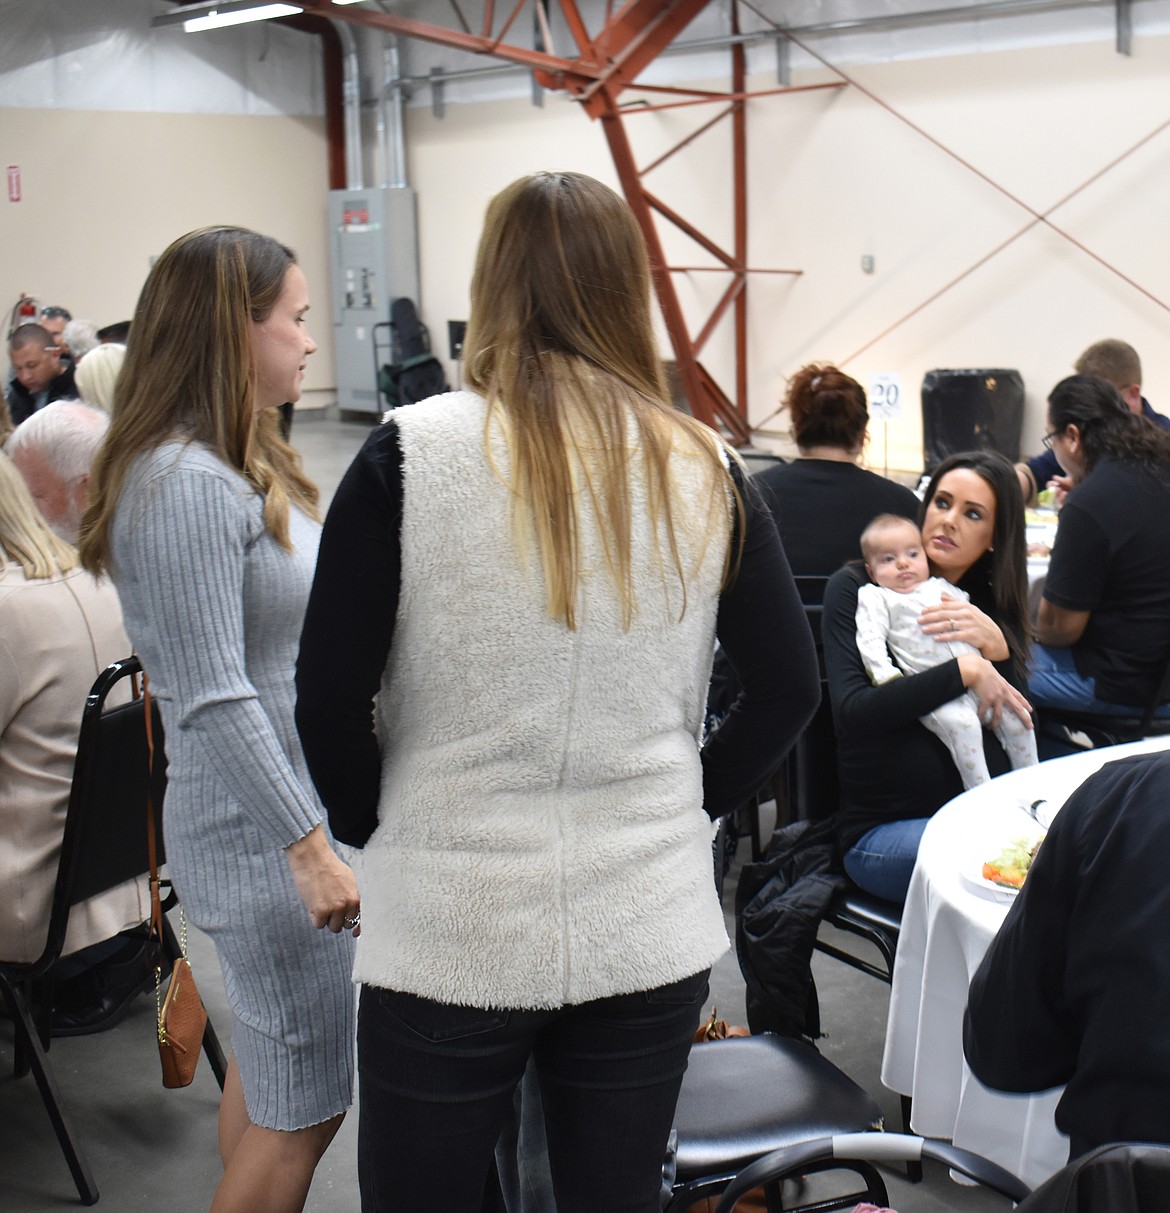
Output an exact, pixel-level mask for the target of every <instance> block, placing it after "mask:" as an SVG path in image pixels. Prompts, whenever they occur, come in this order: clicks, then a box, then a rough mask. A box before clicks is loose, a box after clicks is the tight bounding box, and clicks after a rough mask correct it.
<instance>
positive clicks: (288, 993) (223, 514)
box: [111, 442, 354, 1129]
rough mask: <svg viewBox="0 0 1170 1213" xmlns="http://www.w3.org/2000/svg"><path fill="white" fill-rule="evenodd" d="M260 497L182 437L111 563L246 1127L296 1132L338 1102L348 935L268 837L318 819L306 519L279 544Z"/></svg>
mask: <svg viewBox="0 0 1170 1213" xmlns="http://www.w3.org/2000/svg"><path fill="white" fill-rule="evenodd" d="M262 513H263V500H262V499H261V497H260V496H259V495H258V494H257V493H256V492H255V491H254V490H253V489H252V488H251V486H250V485H248V483H247V482H246V481H245V480H244V479H243V478H242V477H241V476H239V475H238V474H237V473H236V472H234V471H233V470H231V469H230V468H228V467H227V466H226V465H225V464H224V463H222V462H221V461H220V460H219V459H217V458H216V457H215V456H214V455H212V454H211V453H210V452H209V451H208V450H207V449H206V448H204V447H202V446H200V445H198V444H196V443H189V444H182V443H179V442H169V443H166V444H164V445H163V446H161V447H160V448H158V449H157V450H155V451H152V452H148V453H146V454H144V455H143V456H141V457H140V458H139V459H138V461H137V462H136V463H135V464H134V466H133V468H132V469H131V473H130V475H129V477H128V478H127V481H126V485H125V487H124V489H123V491H122V495H121V497H120V498H119V501H118V508H117V513H116V517H115V520H114V525H113V528H112V532H111V545H112V554H113V559H112V564H111V574H112V576H113V579H114V582H115V584H116V585H117V588H118V593H119V595H120V597H121V600H122V610H123V614H124V617H125V622H126V631H127V632H128V633H129V635H130V639H131V641H132V642H133V644H134V646H135V651H136V652H137V653H138V655H139V656H140V658H141V660H142V663H143V665H144V666H145V668H146V670H147V672H148V673H149V675H150V679H151V689H152V692H153V694H154V695H155V697H156V699H157V700H158V704H159V708H160V710H161V712H162V717H163V725H164V727H165V729H166V751H167V759H168V761H169V768H168V783H167V797H166V805H165V818H164V826H165V836H166V849H167V862H168V865H169V868H170V872H171V875H172V877H173V879H174V882H175V887H176V888H177V890H178V892H179V896H180V898H181V899H182V902H183V905H184V906H185V907H186V910H187V913H188V915H189V917H190V918H191V920H192V921H193V922H194V923H196V924H197V925H198V926H199V927H200V928H202V929H203V930H204V931H206V932H207V933H208V934H209V935H210V936H211V938H212V939H213V940H214V942H215V946H216V950H217V952H218V954H219V959H220V963H221V964H222V966H223V973H224V980H225V982H226V985H227V995H228V1000H229V1002H230V1004H231V1007H232V1010H233V1011H234V1013H235V1017H236V1021H235V1025H234V1027H233V1031H232V1045H233V1048H234V1050H235V1055H236V1061H237V1063H238V1065H239V1068H240V1076H241V1078H242V1080H243V1086H244V1096H245V1100H246V1102H247V1107H248V1115H249V1117H250V1118H251V1120H252V1122H253V1123H254V1124H258V1125H263V1126H265V1127H266V1128H272V1129H297V1128H303V1127H305V1126H306V1125H312V1124H317V1123H319V1122H321V1121H323V1120H327V1119H329V1118H330V1117H332V1116H335V1115H337V1114H338V1113H340V1112H342V1111H344V1110H345V1109H346V1108H348V1107H349V1106H350V1104H351V1102H352V1098H353V1047H354V1046H353V1040H354V993H353V986H352V984H351V978H350V973H351V968H352V961H353V940H352V938H351V937H350V935H349V933H348V932H344V933H342V934H341V935H333V934H331V933H330V932H329V931H319V930H317V929H315V928H314V927H313V925H312V924H311V923H310V921H309V915H308V911H307V910H306V908H305V906H304V903H303V902H302V901H301V899H300V897H299V896H298V894H297V891H296V888H295V886H294V885H293V880H292V875H291V873H290V871H289V866H288V861H287V859H286V857H285V855H284V848H285V847H287V846H288V845H289V844H290V843H292V842H295V841H296V840H297V839H298V838H300V837H302V836H303V835H304V834H306V833H307V832H308V831H309V830H310V829H312V828H313V826H315V825H317V824H322V828H327V826H325V825H324V824H323V821H322V817H323V815H322V812H321V806H320V803H319V801H318V800H317V798H316V795H315V793H314V792H313V790H312V788H313V785H312V783H311V781H310V779H309V774H308V771H307V770H306V768H305V762H304V758H303V756H302V753H301V747H300V743H299V741H298V740H297V734H296V729H295V727H294V725H293V703H294V698H295V696H294V688H293V672H294V668H295V665H296V656H297V646H298V643H299V639H300V631H301V623H302V617H303V615H304V610H305V602H306V600H307V597H308V593H309V587H310V584H311V582H312V576H313V567H314V563H315V560H316V554H317V544H318V539H319V535H320V528H319V527H318V525H317V524H316V523H314V522H312V521H311V520H309V519H308V518H306V517H305V516H304V515H303V514H301V513H300V512H299V511H297V510H296V509H293V510H291V516H290V520H289V521H290V532H291V537H292V541H293V544H294V546H295V551H294V552H293V553H292V554H290V553H288V552H286V551H285V550H284V549H283V548H281V547H280V545H279V544H278V543H277V542H276V541H275V540H274V539H273V538H272V536H271V535H270V534H269V533H268V532H267V531H266V530H265V528H264V523H263V518H262Z"/></svg>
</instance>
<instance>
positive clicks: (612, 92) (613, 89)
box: [301, 0, 839, 443]
mask: <svg viewBox="0 0 1170 1213" xmlns="http://www.w3.org/2000/svg"><path fill="white" fill-rule="evenodd" d="M526 2H527V0H515V2H514V4H513V6H512V7H511V8H510V10H509V13H508V16H507V17H506V19H505V21H504V22H503V25H502V26H501V28H500V29H499V31H498V32H496V31H495V18H496V0H483V3H484V9H483V21H482V25H481V33H479V34H478V35H477V34H473V33H472V32H471V29H470V26H471V23H470V22H469V21H468V20H467V18H466V17H464V15H463V13H462V10H461V9H458V8H457V9H456V12H457V14H458V17H459V23H460V26H461V28H460V29H451V28H449V27H446V26H440V25H436V24H434V23H432V22H428V21H419V20H415V19H414V18H411V17H404V16H398V15H395V14H393V13H387V12H375V11H371V10H370V9H365V8H359V7H357V6H353V5H343V6H338V5H335V4H333V3H331V0H301V3H303V5H304V7H305V10H306V11H307V12H311V13H314V14H316V15H318V16H324V17H329V18H332V19H335V20H339V21H347V22H349V23H350V24H351V25H361V26H365V27H366V28H369V29H376V30H382V31H385V32H387V33H392V34H398V35H401V36H402V37H406V38H418V39H421V40H422V41H426V42H433V43H437V44H439V45H441V46H449V47H453V48H455V49H456V50H462V51H466V52H468V53H470V54H476V55H489V56H491V57H493V58H496V59H504V60H507V61H509V62H512V63H516V64H519V65H520V66H523V67H526V68H529V69H530V70H532V71H533V72H534V73H535V74H536V78H537V80H538V81H539V83H541V84H542V85H543V86H544V87H546V88H554V89H564V90H566V91H568V92H569V93H570V94H571V95H572V96H574V97H575V98H576V99H577V100H578V101H580V102H581V103H582V107H583V108H584V110H585V112H586V113H588V114H589V116H590V117H592V118H596V119H600V120H601V123H602V128H603V130H604V133H605V136H606V139H607V141H608V142H609V146H610V151H611V153H612V155H613V159H614V165H615V167H616V168H617V173H618V178H619V180H620V181H621V184H622V188H623V190H624V192H625V195H626V200H627V201H628V202H629V204H630V208H631V209H632V211H633V212H634V215H635V218H636V219H637V221H638V224H639V226H640V227H641V229H642V234H643V236H644V238H645V241H646V247H647V252H648V255H649V259H650V267H651V272H652V274H653V276H654V285H655V289H656V291H657V293H658V300H659V305H660V306H661V308H662V314H663V319H664V320H665V322H666V327H667V331H668V332H669V334H670V339H671V343H672V345H673V347H674V354H675V359H676V361H677V364H678V369H679V373H680V376H681V379H682V384H683V390H684V391H685V393H686V396H687V399H688V401H689V402H690V405H691V409H692V411H693V413H694V415H695V416H696V417H697V418H699V419H700V420H702V421H704V422H706V423H707V424H708V425H711V426H713V427H719V426H722V427H724V428H725V429H726V430H727V431H728V433H729V434H730V435H731V439H732V441H733V442H736V443H746V442H748V441H749V440H750V437H751V434H750V429H749V427H748V424H747V341H746V331H747V311H746V308H747V275H748V274H749V273H751V272H753V271H752V270H750V269H749V268H748V266H747V264H746V259H747V203H746V196H747V180H746V177H747V166H746V159H747V158H746V108H745V102H746V100H747V99H748V97H749V96H752V95H755V94H748V93H747V92H745V70H744V52H743V48H742V46H737V47H735V48H734V49H733V52H732V81H731V85H732V87H731V91H730V93H726V92H725V93H719V92H718V91H716V90H705V89H703V90H695V89H673V88H668V87H665V86H663V87H660V88H656V89H653V90H650V91H656V92H663V93H666V94H668V95H670V94H674V95H681V96H683V97H686V98H688V99H687V100H684V101H680V102H674V103H667V105H670V104H674V105H693V104H710V103H711V102H720V101H721V102H723V103H724V104H725V105H728V109H727V110H726V111H725V112H724V113H723V114H722V115H720V117H726V116H728V115H730V117H731V119H732V127H733V129H732V165H731V170H732V172H731V176H732V187H733V191H734V200H733V204H734V232H733V252H731V253H728V252H726V251H725V250H724V249H723V248H721V247H720V246H719V244H718V243H716V241H715V240H713V239H712V238H710V237H708V236H706V235H704V234H703V233H702V232H700V231H699V230H698V229H697V228H696V227H695V226H694V225H693V224H691V223H688V222H687V221H686V220H685V219H683V218H682V216H681V215H679V214H678V213H677V212H676V211H674V210H673V209H672V208H671V207H670V206H668V205H667V204H666V203H665V202H664V201H663V200H662V199H660V198H656V197H655V196H653V195H652V194H650V193H649V192H648V191H647V190H645V188H644V187H643V185H642V174H641V173H639V171H638V169H637V167H636V166H635V164H634V157H633V152H632V149H631V147H630V144H629V140H628V138H627V135H626V131H625V127H624V125H623V117H622V113H621V111H620V109H619V100H620V97H621V94H622V93H623V91H624V90H625V89H626V88H628V87H630V86H631V85H632V84H634V83H635V81H636V80H637V77H638V75H639V73H641V72H642V71H643V70H644V69H645V68H646V67H647V66H648V65H649V64H650V63H652V62H653V61H654V60H655V59H656V58H657V57H658V55H659V54H661V53H662V51H664V50H665V49H666V47H667V46H669V45H670V43H671V42H673V41H674V39H675V38H676V37H677V36H678V35H679V34H680V33H681V32H682V30H683V29H685V28H686V26H687V25H688V24H689V23H690V22H691V21H692V20H693V19H694V18H695V17H696V16H697V15H698V14H699V13H700V12H702V10H703V9H704V8H705V7H706V6H707V4H708V3H709V0H626V2H625V3H624V4H621V5H620V6H619V7H617V8H616V9H615V7H614V4H613V0H606V7H605V20H604V24H603V26H602V28H601V29H600V30H599V31H598V33H597V34H596V35H595V36H593V37H591V36H590V34H589V31H588V29H587V28H586V25H585V21H584V19H583V17H582V15H581V12H580V10H579V8H578V0H559V3H560V5H561V11H562V13H563V15H564V18H565V21H566V23H567V25H568V28H569V32H570V34H571V35H572V38H573V41H574V43H575V44H576V52H577V53H576V56H575V57H572V58H570V57H565V56H560V55H554V54H550V53H547V52H545V51H539V50H534V49H533V48H532V47H531V46H520V45H516V44H514V43H509V42H506V41H504V39H505V37H506V36H507V34H508V32H509V30H510V29H511V28H512V27H513V25H514V23H515V21H516V17H517V15H518V14H519V13H520V11H521V9H522V8H523V6H524V4H525V3H526ZM732 14H733V16H732V22H733V26H732V27H733V30H736V31H738V28H739V27H738V19H737V17H736V15H735V14H736V9H735V7H734V5H733V9H732ZM812 87H839V84H838V83H837V82H834V83H833V84H830V85H828V86H825V85H814V86H812ZM781 91H796V90H787V89H782V90H768V92H769V93H770V92H781ZM765 95H766V94H765ZM649 108H659V107H649ZM661 108H666V106H663V107H661ZM714 121H718V119H716V120H714ZM713 124H714V122H712V123H707V124H705V125H704V126H703V127H701V128H700V129H699V131H697V132H695V134H693V135H691V136H690V137H688V138H685V139H683V140H682V141H681V142H680V143H679V144H678V145H677V146H676V147H675V148H673V149H672V150H671V151H670V152H668V153H667V154H666V155H664V156H660V157H659V158H658V160H656V161H654V164H660V163H662V161H663V160H665V159H666V158H667V157H668V156H669V155H672V154H674V153H675V152H677V151H679V150H681V148H682V147H685V146H686V145H687V144H688V143H690V142H691V141H692V140H693V139H694V138H697V136H698V135H699V134H701V133H702V132H703V131H704V130H706V129H708V127H709V126H711V125H713ZM653 166H654V165H651V166H650V167H653ZM647 171H648V170H647ZM654 211H657V212H658V213H659V214H661V215H662V216H663V217H664V218H666V219H667V220H669V221H670V222H671V223H673V224H675V225H676V226H677V227H678V228H679V229H680V230H681V231H682V232H684V233H685V234H686V235H688V236H689V237H690V238H691V239H692V240H694V241H696V242H697V243H698V244H699V245H700V246H701V247H703V248H704V249H706V250H707V251H708V252H709V253H710V254H711V255H712V256H713V257H715V258H716V259H717V260H718V261H720V262H721V263H722V267H723V268H722V272H724V273H726V272H730V273H731V274H732V276H733V279H732V282H731V285H730V286H729V287H728V289H727V291H726V292H725V293H724V295H723V297H722V299H721V300H720V301H719V303H718V304H717V305H716V307H715V310H714V312H713V313H712V314H711V316H710V317H709V318H708V320H707V322H706V324H705V325H704V327H703V329H702V331H701V332H700V334H699V336H698V338H697V339H696V340H694V341H692V340H691V338H690V336H689V333H688V329H687V325H686V321H685V319H684V317H683V313H682V308H681V305H680V303H679V300H678V296H677V294H676V293H675V289H674V283H673V281H672V279H671V271H670V269H669V267H668V266H667V264H666V258H665V256H664V254H663V250H662V244H661V241H660V240H659V236H658V231H657V227H656V224H655V221H654V214H653V212H654ZM704 268H706V267H704ZM711 268H714V267H711ZM776 272H786V273H787V272H796V273H799V272H800V271H776ZM733 305H734V310H735V362H736V404H732V402H731V401H730V400H729V399H728V397H727V396H726V394H725V393H724V392H723V390H722V389H721V388H720V387H719V385H718V384H717V383H716V382H715V380H714V379H713V378H712V376H711V374H710V373H709V372H708V371H707V370H706V369H705V368H704V367H703V366H702V365H700V363H699V361H698V358H697V353H698V349H699V348H700V347H701V346H702V345H703V344H704V343H705V342H706V341H707V339H708V338H709V337H710V336H711V334H712V332H713V331H714V329H715V327H716V326H717V325H718V324H719V322H720V321H721V320H722V318H723V317H724V315H725V313H726V312H727V311H728V310H729V309H730V308H731V307H732V306H733Z"/></svg>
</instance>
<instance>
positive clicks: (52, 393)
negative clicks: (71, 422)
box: [8, 324, 77, 425]
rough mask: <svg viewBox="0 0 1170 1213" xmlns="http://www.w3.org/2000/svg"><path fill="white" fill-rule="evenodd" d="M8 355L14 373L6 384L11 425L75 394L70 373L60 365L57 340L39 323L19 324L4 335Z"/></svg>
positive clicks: (75, 390) (74, 386) (75, 388)
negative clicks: (6, 338) (10, 380)
mask: <svg viewBox="0 0 1170 1213" xmlns="http://www.w3.org/2000/svg"><path fill="white" fill-rule="evenodd" d="M8 357H9V358H10V359H11V360H12V365H13V368H14V370H15V373H16V374H15V378H14V379H13V381H12V382H11V383H10V384H9V385H8V410H9V413H10V415H11V422H12V425H19V424H20V423H21V422H22V421H24V420H25V418H26V417H31V416H32V415H33V413H35V412H36V411H37V409H43V408H44V407H45V405H46V404H51V403H52V402H53V401H54V400H66V399H70V398H73V397H76V395H77V387H76V385H75V384H74V382H73V372H72V371H71V370H66V369H63V368H62V366H61V355H60V351H59V350H58V348H57V343H56V341H55V339H54V338H53V336H52V334H51V333H50V332H49V331H48V330H47V329H45V328H42V327H41V325H39V324H22V325H21V326H20V327H19V328H16V329H13V331H12V333H11V335H10V336H9V338H8Z"/></svg>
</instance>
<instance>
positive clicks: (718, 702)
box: [707, 362, 918, 728]
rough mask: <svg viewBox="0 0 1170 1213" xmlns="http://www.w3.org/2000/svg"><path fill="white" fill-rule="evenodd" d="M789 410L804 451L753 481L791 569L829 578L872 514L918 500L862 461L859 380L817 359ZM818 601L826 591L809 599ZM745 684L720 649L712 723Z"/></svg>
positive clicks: (804, 370)
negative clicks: (778, 535)
mask: <svg viewBox="0 0 1170 1213" xmlns="http://www.w3.org/2000/svg"><path fill="white" fill-rule="evenodd" d="M784 408H785V409H787V410H788V412H789V414H790V416H791V418H792V436H793V438H794V439H795V440H796V445H797V449H798V450H799V451H800V455H799V457H798V458H797V459H795V460H794V461H793V462H791V463H782V464H777V465H776V466H775V467H770V468H767V469H766V470H765V471H763V472H757V473H756V474H755V475H754V476H753V477H752V478H751V486H752V487H753V488H756V489H758V490H759V495H760V497H761V498H762V500H763V502H764V504H765V505H766V506H767V507H768V509H769V511H770V512H771V514H772V517H773V518H774V519H775V521H776V529H777V530H778V531H779V532H780V542H781V544H782V545H783V547H784V553H785V555H786V556H787V557H788V565H789V567H790V568H791V570H792V572H793V573H794V574H796V575H797V576H798V577H826V578H827V577H828V576H829V575H830V574H831V573H835V572H836V571H837V570H838V569H839V568H840V567H841V566H842V565H843V564H844V563H845V562H846V561H848V560H852V559H854V558H855V557H856V556H857V541H858V539H859V538H860V537H861V532H862V531H863V530H864V529H865V528H866V526H867V525H868V523H869V522H870V520H871V519H872V518H875V517H876V516H877V515H878V514H897V515H900V516H901V517H903V518H910V519H917V517H918V498H917V497H915V496H914V494H913V493H912V492H911V491H910V489H908V488H906V487H905V485H901V484H897V483H895V482H894V481H892V480H886V479H884V478H883V477H882V476H879V475H877V474H876V473H875V472H870V471H867V470H866V469H865V468H863V467H860V466H858V463H857V460H858V458H859V456H860V455H861V452H862V450H863V449H864V448H865V444H866V442H867V441H868V440H869V434H868V430H867V427H868V425H869V409H868V407H867V406H866V402H865V389H864V388H863V387H862V386H861V384H860V383H858V382H857V380H856V379H852V378H850V377H849V376H848V375H846V374H845V373H844V371H840V370H838V369H837V367H835V366H832V365H831V364H829V363H817V362H810V363H809V364H808V365H807V366H802V367H801V368H800V370H798V371H797V372H796V374H795V375H793V376H792V379H791V380H790V381H789V384H788V391H787V392H786V393H785V396H784ZM802 593H803V591H802ZM818 600H819V593H816V594H814V595H812V596H811V597H809V598H808V599H807V601H809V602H816V601H818ZM813 626H814V629H815V627H816V623H815V621H813ZM814 636H815V630H814ZM817 639H819V637H817ZM739 689H740V688H739V683H738V681H737V680H736V678H735V676H734V674H733V673H732V671H731V668H730V663H729V662H728V660H727V658H726V656H725V655H724V653H723V652H722V650H720V651H719V652H717V653H716V654H715V663H714V667H713V669H712V671H711V689H710V694H709V696H708V699H707V720H708V728H716V727H718V725H719V723H720V722H721V721H722V720H723V719H725V718H726V715H727V713H728V712H729V711H730V710H731V705H732V704H733V703H734V702H735V698H736V696H737V695H738V694H739Z"/></svg>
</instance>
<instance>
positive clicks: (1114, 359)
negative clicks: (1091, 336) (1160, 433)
mask: <svg viewBox="0 0 1170 1213" xmlns="http://www.w3.org/2000/svg"><path fill="white" fill-rule="evenodd" d="M1074 369H1075V370H1076V373H1077V374H1078V375H1096V376H1097V378H1098V379H1104V380H1105V382H1106V383H1111V384H1113V386H1114V387H1115V388H1116V389H1117V390H1118V391H1119V392H1120V393H1121V398H1122V400H1124V401H1125V403H1126V404H1127V405H1128V406H1129V411H1130V412H1131V413H1136V414H1137V415H1138V416H1141V417H1148V418H1149V419H1150V420H1151V421H1152V422H1153V423H1154V424H1155V425H1157V426H1161V428H1162V429H1164V430H1170V417H1164V416H1163V415H1162V414H1161V413H1155V412H1154V410H1153V407H1152V406H1151V405H1150V402H1149V401H1148V400H1147V399H1146V398H1145V397H1144V396H1143V395H1142V363H1141V359H1140V358H1139V357H1138V355H1137V350H1135V349H1134V348H1133V346H1132V345H1129V344H1127V343H1126V342H1124V341H1118V340H1116V339H1115V338H1113V337H1107V338H1106V339H1105V340H1104V341H1098V342H1096V343H1095V344H1093V345H1091V346H1089V348H1088V349H1087V350H1085V352H1084V353H1083V354H1082V355H1081V356H1080V357H1079V358H1078V359H1077V360H1076V364H1075V368H1074ZM1016 475H1017V476H1019V478H1020V488H1021V489H1022V490H1023V493H1024V504H1025V505H1032V504H1033V503H1034V502H1035V500H1036V494H1037V493H1038V492H1039V491H1040V490H1041V489H1043V488H1046V487H1047V486H1048V484H1049V483H1050V482H1051V481H1055V482H1056V485H1057V487H1058V489H1059V490H1060V491H1061V492H1062V493H1067V492H1068V491H1069V489H1070V488H1072V483H1071V481H1070V480H1069V479H1068V477H1067V476H1066V475H1065V474H1064V471H1063V470H1062V469H1061V466H1060V464H1059V463H1058V462H1057V461H1056V455H1055V454H1053V452H1052V451H1051V450H1044V451H1041V452H1040V454H1039V455H1033V456H1032V458H1031V459H1029V460H1027V462H1025V463H1017V464H1016Z"/></svg>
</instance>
